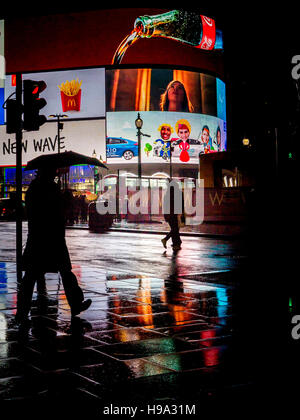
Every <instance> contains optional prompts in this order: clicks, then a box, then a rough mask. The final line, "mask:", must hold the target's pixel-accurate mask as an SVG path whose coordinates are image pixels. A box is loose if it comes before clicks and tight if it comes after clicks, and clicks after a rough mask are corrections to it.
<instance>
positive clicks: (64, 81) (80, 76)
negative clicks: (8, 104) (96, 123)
mask: <svg viewBox="0 0 300 420" xmlns="http://www.w3.org/2000/svg"><path fill="white" fill-rule="evenodd" d="M14 80H15V78H14V75H8V76H6V79H5V95H6V97H8V96H9V95H11V94H12V93H14V92H15V90H16V86H15V82H14ZM22 80H23V81H24V80H37V81H38V80H43V81H44V82H45V83H46V84H47V87H46V89H45V90H44V91H43V92H41V94H40V97H41V98H45V100H46V101H47V105H46V106H45V107H44V108H43V109H42V110H41V114H43V115H45V116H46V117H47V118H48V119H50V118H49V115H55V114H65V115H67V116H68V117H69V118H72V119H85V118H101V117H105V69H104V68H94V69H76V70H63V71H50V72H43V73H26V74H23V75H22ZM12 98H13V97H12Z"/></svg>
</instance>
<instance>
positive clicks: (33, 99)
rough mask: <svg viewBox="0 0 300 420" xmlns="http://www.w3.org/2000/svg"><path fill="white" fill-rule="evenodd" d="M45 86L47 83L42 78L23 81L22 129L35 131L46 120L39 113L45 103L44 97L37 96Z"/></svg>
mask: <svg viewBox="0 0 300 420" xmlns="http://www.w3.org/2000/svg"><path fill="white" fill-rule="evenodd" d="M46 87H47V85H46V83H45V82H44V81H43V80H40V81H35V80H24V81H23V95H24V97H23V104H24V124H23V128H24V130H27V131H37V130H39V129H40V126H41V125H43V124H44V123H45V122H46V121H47V118H46V117H45V115H39V114H40V110H41V109H42V108H44V106H45V105H46V104H47V102H46V100H45V99H44V98H40V97H39V95H40V93H41V92H42V91H43V90H44V89H46Z"/></svg>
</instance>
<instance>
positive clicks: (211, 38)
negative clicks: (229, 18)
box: [197, 15, 216, 50]
mask: <svg viewBox="0 0 300 420" xmlns="http://www.w3.org/2000/svg"><path fill="white" fill-rule="evenodd" d="M201 21H202V39H201V42H200V44H199V46H198V47H197V48H201V49H202V50H213V48H214V46H215V42H216V23H215V21H214V19H211V18H209V17H207V16H202V15H201Z"/></svg>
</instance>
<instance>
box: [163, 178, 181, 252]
mask: <svg viewBox="0 0 300 420" xmlns="http://www.w3.org/2000/svg"><path fill="white" fill-rule="evenodd" d="M175 185H176V184H175ZM174 188H175V187H174V185H171V186H170V185H168V189H167V191H166V192H165V196H164V202H163V213H164V218H165V221H166V222H168V224H169V226H170V232H169V233H168V234H167V235H166V236H165V237H164V238H163V239H162V240H161V242H162V244H163V246H164V247H165V248H167V241H168V240H169V239H170V238H172V247H173V251H174V252H177V251H179V250H180V249H181V243H182V241H181V238H180V233H179V228H180V226H179V220H178V218H179V217H181V215H182V213H183V206H182V201H183V200H182V192H181V191H180V190H179V188H178V187H177V188H178V191H177V193H176V194H175V192H174ZM180 206H181V207H180Z"/></svg>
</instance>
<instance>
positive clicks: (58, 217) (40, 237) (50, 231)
mask: <svg viewBox="0 0 300 420" xmlns="http://www.w3.org/2000/svg"><path fill="white" fill-rule="evenodd" d="M55 176H56V170H55V169H53V168H45V169H39V171H38V174H37V177H36V178H35V179H34V180H33V181H32V182H31V184H30V186H29V189H28V191H27V193H26V199H25V201H26V208H27V216H28V237H27V243H26V247H25V250H24V253H23V259H22V269H23V271H25V275H24V277H23V279H22V281H21V283H20V284H19V290H18V302H17V315H16V318H17V320H18V321H23V320H26V319H27V317H28V314H29V311H30V309H31V301H32V294H33V290H34V285H35V282H36V281H37V280H38V279H42V278H44V275H45V273H47V272H52V273H53V272H59V273H60V275H61V278H62V283H63V286H64V290H65V294H66V297H67V300H68V303H69V305H70V308H71V313H72V316H74V315H77V314H79V313H80V312H81V311H84V310H85V309H87V308H88V307H89V306H90V304H91V300H90V299H88V300H84V296H83V292H82V290H81V288H80V287H79V285H78V282H77V278H76V276H75V274H74V273H73V272H72V265H71V261H70V256H69V252H68V248H67V245H66V240H65V218H64V211H63V199H62V194H61V191H60V189H59V186H58V185H57V184H56V183H55V182H54V178H55Z"/></svg>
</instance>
